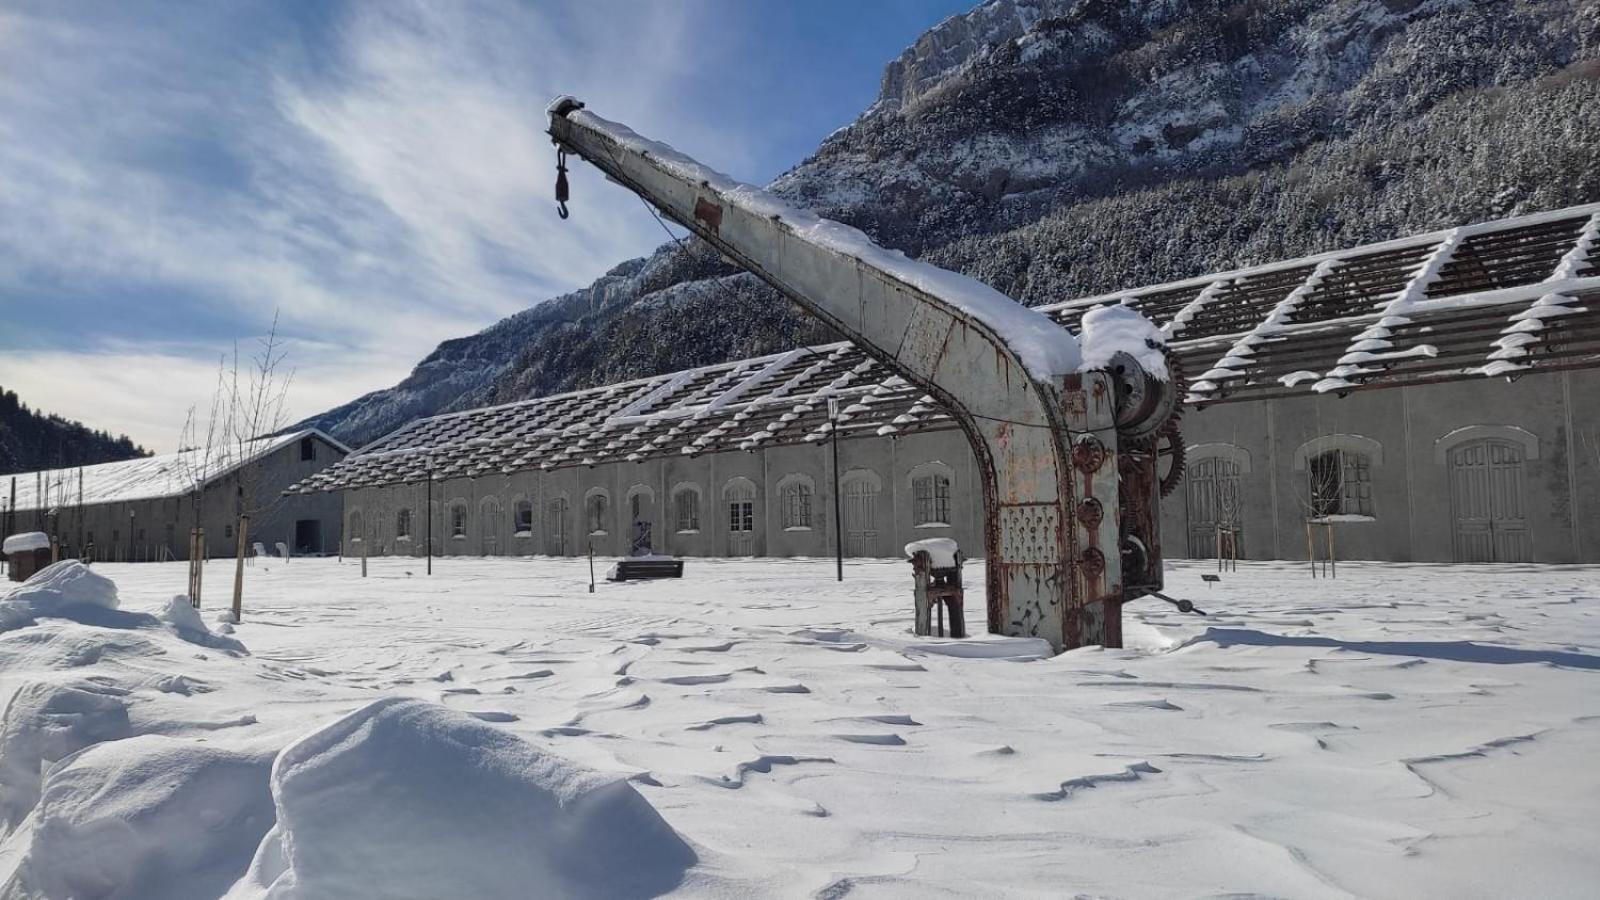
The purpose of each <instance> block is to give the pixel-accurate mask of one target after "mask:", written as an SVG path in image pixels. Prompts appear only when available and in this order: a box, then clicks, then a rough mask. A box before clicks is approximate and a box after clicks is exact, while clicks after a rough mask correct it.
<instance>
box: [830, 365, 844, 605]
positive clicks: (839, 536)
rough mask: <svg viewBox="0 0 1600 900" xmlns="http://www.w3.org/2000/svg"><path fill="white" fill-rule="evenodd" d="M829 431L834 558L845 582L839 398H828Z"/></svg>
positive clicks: (839, 574)
mask: <svg viewBox="0 0 1600 900" xmlns="http://www.w3.org/2000/svg"><path fill="white" fill-rule="evenodd" d="M828 430H829V431H830V432H832V435H833V556H834V565H835V568H836V570H837V574H838V580H839V581H843V580H844V511H843V507H842V506H841V505H840V501H839V398H838V397H829V398H828Z"/></svg>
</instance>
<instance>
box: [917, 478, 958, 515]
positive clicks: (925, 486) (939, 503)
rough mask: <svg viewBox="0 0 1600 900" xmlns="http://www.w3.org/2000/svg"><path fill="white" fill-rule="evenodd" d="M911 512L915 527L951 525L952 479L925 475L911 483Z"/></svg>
mask: <svg viewBox="0 0 1600 900" xmlns="http://www.w3.org/2000/svg"><path fill="white" fill-rule="evenodd" d="M911 512H912V516H913V518H914V520H915V521H914V522H913V523H912V524H915V525H949V524H950V479H949V478H946V477H945V476H943V475H924V476H922V477H920V478H917V479H914V480H913V481H912V482H911Z"/></svg>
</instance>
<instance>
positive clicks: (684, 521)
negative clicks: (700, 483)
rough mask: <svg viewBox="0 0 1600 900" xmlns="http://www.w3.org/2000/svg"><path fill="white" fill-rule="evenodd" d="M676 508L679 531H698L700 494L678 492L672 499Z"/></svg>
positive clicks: (691, 491) (694, 491)
mask: <svg viewBox="0 0 1600 900" xmlns="http://www.w3.org/2000/svg"><path fill="white" fill-rule="evenodd" d="M673 505H674V506H675V507H676V517H677V519H678V530H679V531H699V530H700V492H699V491H696V490H686V491H679V492H678V495H677V496H676V497H674V498H673Z"/></svg>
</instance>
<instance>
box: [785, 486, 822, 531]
mask: <svg viewBox="0 0 1600 900" xmlns="http://www.w3.org/2000/svg"><path fill="white" fill-rule="evenodd" d="M815 498H816V488H815V487H814V486H813V483H812V481H811V478H810V477H809V476H806V475H789V476H786V477H784V479H783V480H782V481H780V482H778V500H779V503H780V505H781V510H780V511H781V513H782V516H783V528H784V530H785V531H809V530H810V529H811V510H812V506H813V503H814V500H815Z"/></svg>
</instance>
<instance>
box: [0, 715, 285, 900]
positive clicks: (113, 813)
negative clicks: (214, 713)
mask: <svg viewBox="0 0 1600 900" xmlns="http://www.w3.org/2000/svg"><path fill="white" fill-rule="evenodd" d="M272 756H273V755H272V753H271V752H245V751H239V750H230V749H225V748H223V747H219V746H217V745H215V744H212V743H202V742H197V741H188V740H180V739H176V738H170V737H165V736H160V735H144V736H141V737H133V738H128V739H126V740H119V741H111V742H109V743H102V744H97V745H95V746H93V747H90V748H89V749H87V750H84V751H83V752H82V753H79V754H77V755H76V756H73V757H72V758H71V759H70V760H67V761H66V762H65V763H64V764H62V765H61V766H60V767H58V768H56V769H54V770H53V771H51V772H50V773H49V775H48V777H47V779H46V781H45V786H44V793H43V796H42V797H41V798H40V800H39V805H38V808H37V809H36V810H35V812H34V815H33V818H32V820H31V821H30V823H29V825H28V828H29V829H30V830H31V834H28V835H27V838H28V842H27V849H26V850H25V851H24V852H23V855H22V858H21V860H20V864H19V865H18V867H17V871H16V875H15V877H14V878H13V880H12V882H11V883H10V884H8V885H7V886H6V890H5V891H4V893H5V894H6V895H7V896H14V895H18V894H20V895H23V896H30V895H31V896H45V897H166V898H186V897H192V898H200V897H217V896H220V895H221V894H222V893H224V892H226V891H227V890H228V888H229V886H231V885H232V884H233V883H234V882H235V881H236V880H237V879H238V878H239V876H241V875H242V874H244V871H245V867H246V866H247V865H248V863H249V861H250V857H251V853H252V851H253V850H254V849H255V848H256V846H257V845H258V844H259V843H260V841H261V838H262V836H263V835H265V834H266V832H267V830H268V829H269V828H271V827H272V821H273V810H272V794H271V791H270V790H269V789H268V779H269V777H270V773H271V766H272Z"/></svg>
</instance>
